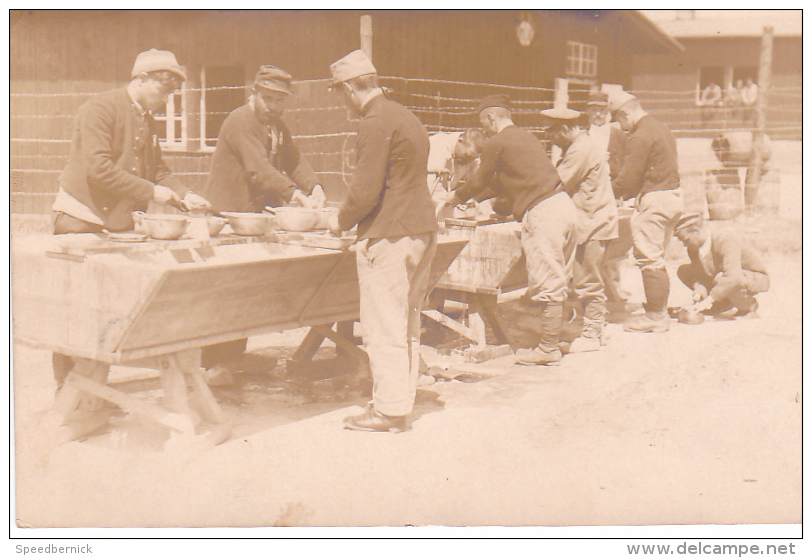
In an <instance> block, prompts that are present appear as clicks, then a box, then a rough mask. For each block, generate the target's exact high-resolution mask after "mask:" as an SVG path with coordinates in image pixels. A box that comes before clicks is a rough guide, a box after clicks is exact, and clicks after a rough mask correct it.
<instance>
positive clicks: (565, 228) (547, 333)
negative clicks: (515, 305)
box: [449, 95, 577, 365]
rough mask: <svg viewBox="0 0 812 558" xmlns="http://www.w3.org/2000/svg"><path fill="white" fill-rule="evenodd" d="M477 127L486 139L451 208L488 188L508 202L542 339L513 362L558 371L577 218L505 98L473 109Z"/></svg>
mask: <svg viewBox="0 0 812 558" xmlns="http://www.w3.org/2000/svg"><path fill="white" fill-rule="evenodd" d="M477 113H478V114H479V121H480V123H481V124H482V127H483V129H484V130H485V133H486V134H488V135H489V136H491V137H489V138H488V139H487V140H486V141H485V146H484V147H483V150H482V156H481V157H480V165H479V169H478V170H477V172H476V173H475V175H474V177H473V179H472V180H470V181H469V182H468V183H467V184H465V185H463V186H461V187H460V188H457V190H456V193H455V196H454V198H453V199H452V200H450V202H449V203H450V204H454V205H456V204H458V203H462V202H465V201H467V200H468V199H470V198H471V197H473V196H476V195H477V194H479V193H481V192H483V191H485V190H486V189H487V188H491V190H492V191H493V193H494V194H496V195H497V196H499V197H500V198H505V199H507V200H509V201H510V203H511V204H512V207H513V216H514V217H515V218H516V220H517V221H519V222H520V223H521V224H522V248H523V250H524V253H525V258H526V260H527V274H528V289H527V297H528V298H529V300H530V303H531V304H533V305H537V306H538V309H539V313H540V322H541V323H540V328H541V336H540V340H539V344H538V346H537V347H535V348H533V349H520V350H519V351H518V352H517V354H516V356H517V362H519V363H520V364H528V365H556V364H559V363H560V362H561V351H560V349H559V346H558V342H559V336H560V333H561V327H562V325H563V303H564V298H565V297H566V293H567V286H568V284H569V282H570V279H571V276H572V261H573V256H574V254H575V245H576V240H577V239H576V213H575V206H574V205H573V203H572V200H571V199H570V197H569V196H568V195H567V193H566V192H564V191H563V190H562V189H561V188H560V180H559V177H558V174H557V173H556V171H555V167H553V164H552V162H550V158H549V157H548V156H547V152H546V151H545V150H544V146H543V145H542V143H541V142H540V141H539V140H538V139H536V137H535V136H534V135H533V134H531V133H530V132H528V131H527V130H523V129H521V128H518V127H517V126H516V125H515V124H513V120H512V116H511V112H510V99H509V98H508V97H507V96H506V95H491V96H488V97H485V98H484V99H482V101H480V103H479V105H478V106H477Z"/></svg>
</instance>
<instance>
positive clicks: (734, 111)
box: [725, 80, 742, 120]
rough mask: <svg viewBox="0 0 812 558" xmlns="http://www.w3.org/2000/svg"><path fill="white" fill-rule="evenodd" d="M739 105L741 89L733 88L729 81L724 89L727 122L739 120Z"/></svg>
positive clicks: (740, 102)
mask: <svg viewBox="0 0 812 558" xmlns="http://www.w3.org/2000/svg"><path fill="white" fill-rule="evenodd" d="M739 81H741V80H739ZM741 104H742V97H741V89H739V88H738V87H736V86H734V85H733V82H732V81H731V82H729V83H728V84H727V87H725V108H726V109H727V119H728V120H741V115H740V112H741Z"/></svg>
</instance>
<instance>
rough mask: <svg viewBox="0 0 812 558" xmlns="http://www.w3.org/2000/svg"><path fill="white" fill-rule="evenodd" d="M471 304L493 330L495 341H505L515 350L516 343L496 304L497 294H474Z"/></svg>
mask: <svg viewBox="0 0 812 558" xmlns="http://www.w3.org/2000/svg"><path fill="white" fill-rule="evenodd" d="M473 304H474V305H475V308H476V309H477V313H478V314H479V315H480V316H482V317H483V318H484V320H485V323H487V324H488V325H489V326H490V327H491V329H492V330H493V332H494V334H495V335H496V339H497V341H499V342H500V343H507V344H508V345H510V348H511V350H512V351H513V352H516V350H517V349H518V344H517V343H516V341H515V340H514V339H513V338H512V336H511V335H510V333H509V330H508V328H507V325H506V324H505V322H504V320H503V319H502V314H501V312H500V311H499V306H498V304H497V296H496V295H487V294H476V295H474V300H473Z"/></svg>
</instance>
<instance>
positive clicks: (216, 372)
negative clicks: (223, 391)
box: [203, 364, 234, 387]
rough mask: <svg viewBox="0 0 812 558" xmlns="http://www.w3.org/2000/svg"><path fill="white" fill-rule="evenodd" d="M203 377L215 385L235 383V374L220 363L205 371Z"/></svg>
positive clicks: (209, 383) (221, 385) (222, 385)
mask: <svg viewBox="0 0 812 558" xmlns="http://www.w3.org/2000/svg"><path fill="white" fill-rule="evenodd" d="M203 379H204V380H206V383H207V384H208V385H210V386H214V387H225V386H230V385H233V384H234V374H233V373H232V372H231V370H229V369H228V368H226V367H225V366H223V365H221V364H218V365H216V366H213V367H211V368H207V369H206V370H204V371H203Z"/></svg>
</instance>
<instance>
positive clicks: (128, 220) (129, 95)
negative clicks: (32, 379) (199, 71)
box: [53, 49, 209, 386]
mask: <svg viewBox="0 0 812 558" xmlns="http://www.w3.org/2000/svg"><path fill="white" fill-rule="evenodd" d="M185 79H186V73H185V72H184V70H183V68H181V67H180V66H179V65H178V61H177V59H176V58H175V55H174V54H172V53H171V52H169V51H166V50H155V49H151V50H148V51H146V52H142V53H140V54H139V55H138V56H137V57H136V59H135V64H134V65H133V69H132V80H131V81H130V83H129V84H128V85H127V86H126V87H124V88H123V89H115V90H112V91H107V92H104V93H99V94H98V95H94V96H93V97H92V98H91V99H90V100H89V101H87V102H86V103H85V104H83V105H82V106H81V107H79V113H78V116H77V118H76V127H75V128H74V131H73V138H72V140H71V151H70V155H69V157H68V163H67V166H66V167H65V171H64V172H63V173H62V174H61V175H60V177H59V191H58V193H57V195H56V200H55V201H54V204H53V210H54V234H66V233H96V232H102V230H104V229H108V230H111V231H123V230H129V229H132V228H133V217H132V212H133V211H134V210H146V209H147V204H148V203H149V202H151V201H152V202H156V203H158V204H169V205H176V206H180V205H181V201H182V202H183V204H184V205H185V206H186V207H187V208H189V209H195V208H207V207H209V203H208V202H207V201H206V200H205V199H204V198H202V197H200V196H199V195H197V194H195V193H193V192H191V191H190V190H188V189H186V188H184V187H183V185H182V184H181V183H180V181H179V180H178V179H177V178H175V177H174V176H172V173H171V172H170V170H169V168H168V167H167V166H166V164H165V163H164V160H163V157H162V154H161V147H160V145H159V143H158V135H157V133H156V128H155V121H154V119H153V117H152V111H157V110H160V109H163V108H164V107H165V106H166V102H167V100H168V98H169V95H170V93H172V92H173V91H174V90H176V89H177V88H178V87H180V86H181V84H182V83H183V81H184V80H185ZM73 364H74V361H73V359H71V358H70V357H67V356H65V355H60V354H57V353H54V357H53V365H54V376H55V377H56V381H57V385H58V386H59V385H61V384H62V382H63V381H64V379H65V377H66V376H67V375H68V372H69V371H70V369H71V368H72V367H73Z"/></svg>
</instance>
